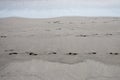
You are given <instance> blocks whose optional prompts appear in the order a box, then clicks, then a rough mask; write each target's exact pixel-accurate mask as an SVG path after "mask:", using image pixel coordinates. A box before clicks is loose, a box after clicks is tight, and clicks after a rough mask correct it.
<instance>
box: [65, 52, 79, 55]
mask: <svg viewBox="0 0 120 80" xmlns="http://www.w3.org/2000/svg"><path fill="white" fill-rule="evenodd" d="M67 55H78V53H72V52H69V53H67Z"/></svg>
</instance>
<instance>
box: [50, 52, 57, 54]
mask: <svg viewBox="0 0 120 80" xmlns="http://www.w3.org/2000/svg"><path fill="white" fill-rule="evenodd" d="M48 54H57V52H49V53H48Z"/></svg>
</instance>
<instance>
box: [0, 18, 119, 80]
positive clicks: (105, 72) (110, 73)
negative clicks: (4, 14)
mask: <svg viewBox="0 0 120 80" xmlns="http://www.w3.org/2000/svg"><path fill="white" fill-rule="evenodd" d="M119 25H120V18H115V17H109V18H107V17H60V18H49V19H27V18H15V17H11V18H3V19H0V80H119V79H120V77H119V76H120V27H119Z"/></svg>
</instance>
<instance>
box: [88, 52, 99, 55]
mask: <svg viewBox="0 0 120 80" xmlns="http://www.w3.org/2000/svg"><path fill="white" fill-rule="evenodd" d="M88 54H90V55H91V54H97V53H96V52H90V53H88Z"/></svg>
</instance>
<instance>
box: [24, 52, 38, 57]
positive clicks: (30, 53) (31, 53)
mask: <svg viewBox="0 0 120 80" xmlns="http://www.w3.org/2000/svg"><path fill="white" fill-rule="evenodd" d="M25 53H27V54H29V55H34V56H36V55H38V54H36V53H33V52H25Z"/></svg>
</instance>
